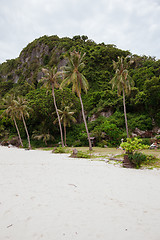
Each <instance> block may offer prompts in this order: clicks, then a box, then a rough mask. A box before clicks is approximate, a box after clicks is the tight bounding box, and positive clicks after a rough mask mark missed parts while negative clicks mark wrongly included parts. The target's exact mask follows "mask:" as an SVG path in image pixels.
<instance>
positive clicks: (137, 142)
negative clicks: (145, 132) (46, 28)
mask: <svg viewBox="0 0 160 240" xmlns="http://www.w3.org/2000/svg"><path fill="white" fill-rule="evenodd" d="M120 146H121V147H122V149H125V152H126V153H127V154H133V153H134V152H135V151H138V150H142V149H147V148H149V146H147V145H144V144H142V139H138V138H134V139H131V138H127V142H123V143H121V145H120Z"/></svg>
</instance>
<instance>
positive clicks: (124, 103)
mask: <svg viewBox="0 0 160 240" xmlns="http://www.w3.org/2000/svg"><path fill="white" fill-rule="evenodd" d="M123 107H124V118H125V124H126V132H127V138H129V134H128V124H127V114H126V102H125V92H124V87H123Z"/></svg>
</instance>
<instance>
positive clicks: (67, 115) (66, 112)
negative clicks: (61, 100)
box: [58, 106, 76, 146]
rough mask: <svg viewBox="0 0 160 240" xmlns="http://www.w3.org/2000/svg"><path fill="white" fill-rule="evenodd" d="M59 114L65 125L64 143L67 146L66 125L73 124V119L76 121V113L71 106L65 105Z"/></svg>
mask: <svg viewBox="0 0 160 240" xmlns="http://www.w3.org/2000/svg"><path fill="white" fill-rule="evenodd" d="M58 112H59V115H60V119H61V122H63V127H64V144H65V146H67V143H66V127H67V126H68V127H70V126H71V121H72V122H74V123H76V119H75V118H74V117H73V114H74V113H75V111H73V110H72V111H71V110H70V107H69V106H65V107H64V109H63V110H59V109H58Z"/></svg>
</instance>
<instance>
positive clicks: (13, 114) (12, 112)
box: [1, 95, 23, 147]
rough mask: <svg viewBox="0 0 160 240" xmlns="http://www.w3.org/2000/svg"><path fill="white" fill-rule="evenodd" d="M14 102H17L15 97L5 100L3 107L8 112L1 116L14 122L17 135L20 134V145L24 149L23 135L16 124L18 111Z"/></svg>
mask: <svg viewBox="0 0 160 240" xmlns="http://www.w3.org/2000/svg"><path fill="white" fill-rule="evenodd" d="M14 100H15V96H14V95H8V96H7V97H6V98H5V99H3V104H4V105H3V107H5V108H6V110H5V111H4V112H3V113H2V114H1V116H3V115H7V116H9V117H10V118H11V119H12V120H13V121H14V125H15V127H16V130H17V133H18V137H19V141H20V144H21V146H22V147H23V143H22V139H21V135H20V132H19V129H18V125H17V122H16V118H17V115H18V112H17V111H16V104H15V102H14Z"/></svg>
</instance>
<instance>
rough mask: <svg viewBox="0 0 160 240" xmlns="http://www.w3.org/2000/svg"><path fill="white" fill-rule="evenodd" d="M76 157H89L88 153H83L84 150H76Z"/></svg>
mask: <svg viewBox="0 0 160 240" xmlns="http://www.w3.org/2000/svg"><path fill="white" fill-rule="evenodd" d="M76 157H77V158H90V155H88V154H87V153H84V152H81V151H78V153H77V156H76Z"/></svg>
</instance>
